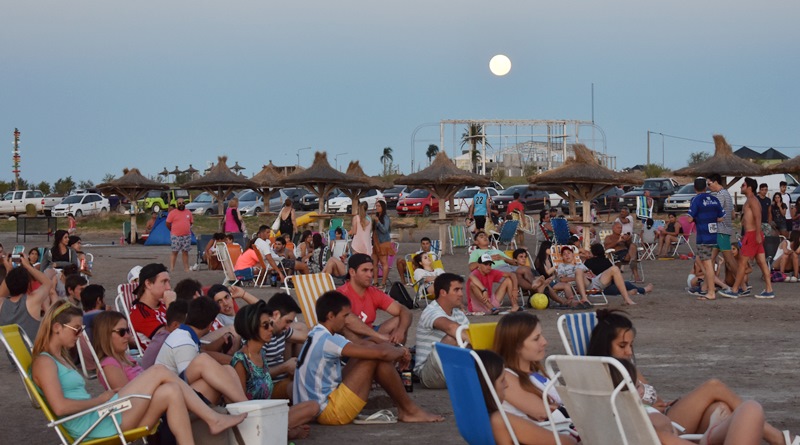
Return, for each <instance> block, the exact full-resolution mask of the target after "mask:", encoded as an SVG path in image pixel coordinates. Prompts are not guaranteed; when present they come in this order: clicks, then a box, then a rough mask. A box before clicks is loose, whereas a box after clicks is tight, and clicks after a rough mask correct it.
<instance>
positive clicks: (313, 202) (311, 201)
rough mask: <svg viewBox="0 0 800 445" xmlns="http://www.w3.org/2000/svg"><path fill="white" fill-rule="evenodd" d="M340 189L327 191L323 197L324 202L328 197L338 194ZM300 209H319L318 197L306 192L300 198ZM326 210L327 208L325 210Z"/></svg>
mask: <svg viewBox="0 0 800 445" xmlns="http://www.w3.org/2000/svg"><path fill="white" fill-rule="evenodd" d="M339 193H341V191H340V190H339V189H338V188H336V189H333V190H331V191H330V192H328V196H327V197H326V198H325V202H326V203H327V202H328V200H329V199H331V198H333V197H334V196H338V195H339ZM300 209H302V210H319V197H318V196H317V195H315V194H313V193H307V194H306V195H305V196H303V197H302V198H301V199H300ZM325 211H326V212H327V210H325Z"/></svg>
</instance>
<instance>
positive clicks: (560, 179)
mask: <svg viewBox="0 0 800 445" xmlns="http://www.w3.org/2000/svg"><path fill="white" fill-rule="evenodd" d="M573 147H574V150H575V157H574V158H569V159H567V162H565V163H564V165H562V166H561V167H558V168H555V169H553V170H548V171H546V172H544V173H541V174H539V175H535V176H529V177H528V182H529V183H531V184H534V185H537V186H539V187H544V188H547V187H551V188H553V189H560V190H563V191H565V192H567V193H568V194H569V197H567V196H566V195H565V194H562V193H559V195H561V196H562V197H567V199H570V200H573V201H572V202H571V203H570V207H572V206H573V205H574V200H575V199H580V200H582V201H583V222H584V223H589V222H591V214H590V211H589V207H590V206H591V202H592V199H594V198H596V197H598V196H600V195H601V194H603V193H605V192H606V191H607V190H609V189H611V188H612V187H615V186H618V185H623V184H637V183H639V184H641V180H638V179H637V178H635V177H633V176H631V175H624V174H620V173H617V172H615V171H613V170H609V169H608V168H606V167H604V166H603V165H601V164H600V162H599V161H598V160H597V159H596V158H595V157H594V154H593V153H592V151H591V150H589V149H588V148H586V146H585V145H583V144H575V145H574V146H573ZM583 239H584V245H585V246H586V247H587V248H588V247H589V246H588V244H589V227H588V226H584V228H583Z"/></svg>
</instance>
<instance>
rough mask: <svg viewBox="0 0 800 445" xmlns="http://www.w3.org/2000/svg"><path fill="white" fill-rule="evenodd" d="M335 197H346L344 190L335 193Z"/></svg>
mask: <svg viewBox="0 0 800 445" xmlns="http://www.w3.org/2000/svg"><path fill="white" fill-rule="evenodd" d="M336 197H337V198H347V195H345V194H344V192H339V194H338V195H336Z"/></svg>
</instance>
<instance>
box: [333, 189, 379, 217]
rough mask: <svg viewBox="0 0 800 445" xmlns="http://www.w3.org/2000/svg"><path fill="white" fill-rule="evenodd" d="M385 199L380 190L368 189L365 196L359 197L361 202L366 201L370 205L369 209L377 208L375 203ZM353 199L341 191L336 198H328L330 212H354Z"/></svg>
mask: <svg viewBox="0 0 800 445" xmlns="http://www.w3.org/2000/svg"><path fill="white" fill-rule="evenodd" d="M378 201H383V193H382V192H380V191H378V190H374V189H373V190H368V191H367V193H365V194H364V196H362V197H361V199H359V202H366V203H367V205H369V210H375V203H376V202H378ZM351 205H352V200H351V199H350V198H349V197H348V196H347V195H345V194H344V193H340V194H339V195H338V196H336V197H335V198H331V199H329V200H328V212H330V213H348V214H349V213H352V207H351Z"/></svg>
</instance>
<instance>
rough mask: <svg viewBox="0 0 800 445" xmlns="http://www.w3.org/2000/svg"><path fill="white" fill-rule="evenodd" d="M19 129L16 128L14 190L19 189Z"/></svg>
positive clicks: (13, 171)
mask: <svg viewBox="0 0 800 445" xmlns="http://www.w3.org/2000/svg"><path fill="white" fill-rule="evenodd" d="M19 134H20V133H19V129H17V128H15V129H14V157H13V160H14V169H13V170H11V172H12V173H14V190H19Z"/></svg>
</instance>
